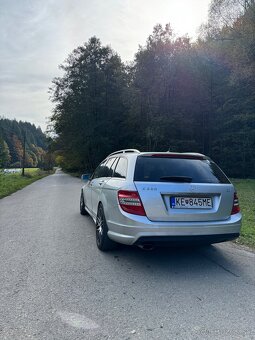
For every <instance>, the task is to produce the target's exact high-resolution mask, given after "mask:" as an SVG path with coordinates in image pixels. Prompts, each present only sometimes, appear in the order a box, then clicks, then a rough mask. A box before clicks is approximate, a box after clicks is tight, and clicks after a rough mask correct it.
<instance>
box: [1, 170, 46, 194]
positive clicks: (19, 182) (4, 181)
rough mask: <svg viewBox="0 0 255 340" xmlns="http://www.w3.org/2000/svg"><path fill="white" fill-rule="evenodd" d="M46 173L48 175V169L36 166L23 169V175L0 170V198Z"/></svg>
mask: <svg viewBox="0 0 255 340" xmlns="http://www.w3.org/2000/svg"><path fill="white" fill-rule="evenodd" d="M47 175H49V172H48V171H42V170H40V169H37V168H31V169H25V176H24V177H22V176H21V173H13V174H12V173H3V172H0V198H3V197H5V196H8V195H10V194H12V193H14V192H15V191H17V190H20V189H22V188H24V187H25V186H27V185H29V184H31V183H33V182H35V181H37V180H38V179H41V178H43V177H45V176H47Z"/></svg>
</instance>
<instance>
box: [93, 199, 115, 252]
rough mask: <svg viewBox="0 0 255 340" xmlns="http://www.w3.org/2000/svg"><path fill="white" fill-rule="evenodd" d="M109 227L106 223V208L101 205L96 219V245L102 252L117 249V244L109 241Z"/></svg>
mask: <svg viewBox="0 0 255 340" xmlns="http://www.w3.org/2000/svg"><path fill="white" fill-rule="evenodd" d="M107 232H108V226H107V223H106V219H105V215H104V208H103V206H102V204H99V206H98V211H97V219H96V243H97V247H98V249H99V250H101V251H107V250H112V249H114V248H116V245H117V244H116V243H115V242H114V241H112V240H111V239H109V237H108V235H107Z"/></svg>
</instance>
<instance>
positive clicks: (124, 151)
mask: <svg viewBox="0 0 255 340" xmlns="http://www.w3.org/2000/svg"><path fill="white" fill-rule="evenodd" d="M131 152H134V153H140V151H139V150H137V149H123V150H119V151H115V152H113V153H110V155H108V157H109V156H113V155H117V154H118V153H131Z"/></svg>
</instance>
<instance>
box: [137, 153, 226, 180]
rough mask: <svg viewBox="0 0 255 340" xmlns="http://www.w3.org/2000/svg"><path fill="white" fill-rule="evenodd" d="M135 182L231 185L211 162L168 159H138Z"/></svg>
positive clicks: (205, 160) (141, 157)
mask: <svg viewBox="0 0 255 340" xmlns="http://www.w3.org/2000/svg"><path fill="white" fill-rule="evenodd" d="M134 181H138V182H139V181H140V182H164V181H167V182H182V181H183V182H191V183H230V182H229V180H228V178H227V177H226V176H225V174H224V173H223V172H222V171H221V170H220V168H219V167H218V166H217V165H216V164H215V163H214V162H212V161H211V160H208V159H185V158H172V157H171V158H167V157H162V158H161V157H151V156H149V157H146V156H139V157H137V161H136V166H135V173H134Z"/></svg>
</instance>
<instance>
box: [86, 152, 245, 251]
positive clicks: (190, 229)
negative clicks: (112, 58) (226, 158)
mask: <svg viewBox="0 0 255 340" xmlns="http://www.w3.org/2000/svg"><path fill="white" fill-rule="evenodd" d="M83 179H84V180H85V181H86V183H85V185H84V186H83V187H82V189H81V196H80V213H81V214H82V215H86V214H89V215H90V216H91V217H92V218H93V220H94V222H95V224H96V242H97V246H98V248H99V249H100V250H102V251H106V250H109V249H111V248H113V247H114V246H115V245H116V243H122V244H126V245H137V246H140V247H143V248H147V249H149V248H151V247H154V246H157V245H169V244H172V245H183V244H186V243H191V244H197V243H199V244H200V243H202V244H211V243H217V242H224V241H228V240H233V239H235V238H237V237H238V236H239V233H240V228H241V219H242V216H241V213H240V208H239V204H238V197H237V194H236V191H235V188H234V186H233V184H232V183H231V182H230V180H229V179H228V178H227V176H226V175H225V174H224V173H223V171H222V170H221V169H220V168H219V167H218V166H217V165H216V164H215V163H214V162H213V161H212V160H211V159H210V158H209V157H206V156H205V155H203V154H199V153H173V152H139V151H138V150H134V149H127V150H120V151H116V152H114V153H112V154H110V155H109V156H108V157H107V158H106V159H104V160H103V161H102V162H101V164H100V165H99V166H98V167H97V168H96V169H95V171H94V173H93V174H92V175H91V176H89V175H83Z"/></svg>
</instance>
